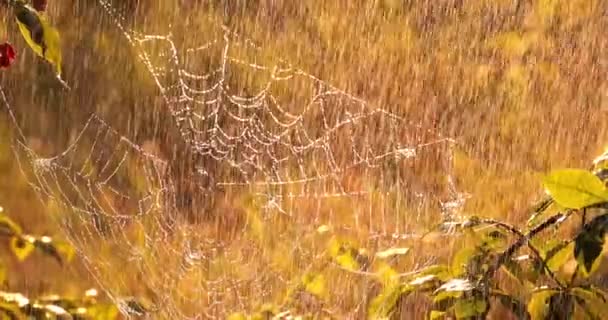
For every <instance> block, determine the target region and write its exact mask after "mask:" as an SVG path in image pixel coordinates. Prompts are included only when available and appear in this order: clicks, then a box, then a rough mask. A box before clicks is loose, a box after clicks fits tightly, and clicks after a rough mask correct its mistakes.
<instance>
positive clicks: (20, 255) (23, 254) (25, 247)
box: [11, 236, 36, 261]
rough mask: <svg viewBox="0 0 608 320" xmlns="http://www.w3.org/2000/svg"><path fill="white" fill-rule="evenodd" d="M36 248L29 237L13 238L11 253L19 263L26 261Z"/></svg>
mask: <svg viewBox="0 0 608 320" xmlns="http://www.w3.org/2000/svg"><path fill="white" fill-rule="evenodd" d="M35 248H36V247H35V246H34V243H33V241H31V239H30V238H28V237H19V236H15V237H12V238H11V251H13V254H15V256H16V257H17V259H19V261H23V260H25V259H26V258H27V257H28V256H29V255H30V254H31V253H32V251H34V249H35Z"/></svg>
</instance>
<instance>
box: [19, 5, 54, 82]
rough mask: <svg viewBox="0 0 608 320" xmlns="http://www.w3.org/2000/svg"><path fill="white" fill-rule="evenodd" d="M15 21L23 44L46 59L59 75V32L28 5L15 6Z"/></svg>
mask: <svg viewBox="0 0 608 320" xmlns="http://www.w3.org/2000/svg"><path fill="white" fill-rule="evenodd" d="M15 9H16V20H17V25H18V26H19V31H21V34H22V35H23V38H24V39H25V42H27V44H28V45H29V46H30V47H31V48H32V50H34V52H35V53H36V54H37V55H39V56H41V57H43V58H44V59H46V60H47V61H48V62H49V63H50V64H51V65H53V67H55V72H56V73H57V76H60V75H61V62H62V61H61V43H60V42H61V41H60V37H59V31H57V29H55V28H54V27H53V26H51V24H50V23H49V22H48V20H47V19H46V17H45V16H44V15H42V14H40V13H38V12H37V11H36V10H34V9H33V8H31V7H30V6H28V5H25V4H23V3H18V4H17V5H16V8H15Z"/></svg>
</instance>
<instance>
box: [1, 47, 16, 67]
mask: <svg viewBox="0 0 608 320" xmlns="http://www.w3.org/2000/svg"><path fill="white" fill-rule="evenodd" d="M15 56H16V55H15V49H13V46H11V44H10V43H8V42H5V43H3V44H0V68H8V67H10V66H11V64H12V63H13V61H14V60H15Z"/></svg>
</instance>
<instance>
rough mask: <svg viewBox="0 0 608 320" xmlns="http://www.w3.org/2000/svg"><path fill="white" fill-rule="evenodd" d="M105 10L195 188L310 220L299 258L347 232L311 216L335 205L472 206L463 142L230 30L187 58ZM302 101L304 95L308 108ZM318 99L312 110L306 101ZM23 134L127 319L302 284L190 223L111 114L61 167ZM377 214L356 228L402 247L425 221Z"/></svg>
mask: <svg viewBox="0 0 608 320" xmlns="http://www.w3.org/2000/svg"><path fill="white" fill-rule="evenodd" d="M98 3H99V4H100V5H101V6H102V7H103V8H104V9H105V11H106V13H107V14H108V15H109V16H110V17H111V18H112V19H113V21H114V23H115V25H116V26H117V27H118V28H119V29H120V30H121V31H122V32H123V34H124V36H125V38H126V39H127V41H128V43H129V44H130V45H131V46H133V48H134V49H135V51H136V52H137V53H138V54H139V58H140V60H141V61H142V62H143V64H144V65H145V66H146V68H147V70H148V71H149V73H150V76H151V77H152V79H153V80H154V81H155V83H156V85H157V87H158V89H159V91H160V93H161V96H162V99H163V100H164V106H165V107H166V108H169V111H170V113H171V115H172V117H173V119H174V125H176V126H177V127H178V128H179V131H180V134H181V138H182V139H183V140H184V142H185V143H186V145H187V146H188V147H189V148H190V149H191V150H190V151H191V152H192V153H193V154H194V155H195V156H196V157H197V158H196V162H195V164H196V165H197V167H196V170H193V171H192V173H191V175H192V176H191V178H192V179H193V181H206V182H205V185H204V187H203V186H201V188H200V189H198V191H199V192H205V193H211V194H213V193H215V192H220V191H222V192H230V193H229V194H252V195H254V196H255V199H256V203H258V204H259V209H260V211H261V212H262V213H263V214H262V215H261V217H262V219H270V218H271V217H274V216H276V214H279V215H284V216H287V217H291V218H293V219H294V220H295V221H296V222H302V223H301V224H298V230H299V233H297V236H296V238H295V239H293V238H289V235H293V234H288V233H286V236H285V238H284V239H283V240H284V241H290V243H292V246H293V247H294V248H296V247H299V243H298V241H299V238H298V237H299V236H301V235H302V234H307V233H310V232H311V230H315V229H316V227H318V225H319V224H320V223H328V224H336V223H338V222H336V221H331V217H329V218H328V217H327V216H323V215H322V214H317V215H315V213H312V214H311V215H312V216H314V218H312V219H310V218H309V217H306V218H303V217H302V216H303V213H302V212H301V211H302V210H312V209H311V208H317V209H316V210H318V211H319V212H320V211H322V209H321V208H322V207H323V205H324V203H325V202H326V201H331V199H341V200H343V201H347V202H352V203H355V204H354V205H353V206H361V205H365V204H366V203H367V202H365V200H361V199H365V198H366V197H367V198H372V197H375V198H376V199H378V197H380V201H388V199H389V194H390V195H393V196H394V194H395V193H412V194H414V198H416V199H421V200H420V201H421V203H424V202H425V201H437V202H440V204H441V205H442V207H443V209H444V214H446V215H450V214H451V213H452V212H453V211H454V210H457V209H458V207H459V205H460V204H461V202H462V197H461V195H460V194H458V193H457V192H456V191H455V190H454V187H453V185H452V181H451V176H450V168H451V144H452V141H451V140H450V139H447V138H445V137H442V136H441V135H439V134H437V133H436V132H433V131H431V130H426V129H424V128H422V127H421V126H419V125H417V124H413V123H410V122H409V121H408V120H407V119H405V118H403V117H401V116H399V115H397V114H394V113H391V112H388V111H387V110H385V109H382V108H376V107H373V106H371V105H369V104H368V103H367V102H365V101H363V100H361V99H359V98H356V97H354V96H352V95H350V94H348V93H346V92H344V91H342V90H340V89H338V88H335V87H334V86H332V85H330V84H328V83H326V82H324V81H322V80H320V79H318V78H317V77H315V76H313V75H311V74H308V73H306V72H305V71H303V70H300V69H298V68H296V67H294V66H293V65H290V64H289V63H287V62H285V61H282V60H279V61H277V62H275V63H273V64H268V63H267V62H266V63H264V62H262V60H264V59H262V58H260V55H261V54H262V50H261V48H259V47H257V46H256V45H254V44H253V43H252V42H251V41H249V40H247V39H245V38H243V37H242V36H239V35H237V34H235V33H234V32H231V31H230V30H228V29H227V28H225V27H224V26H218V27H217V28H216V29H215V30H213V31H209V32H207V34H206V35H205V36H204V37H205V38H209V39H206V40H208V41H205V42H204V43H200V44H197V45H196V46H193V47H186V48H182V47H180V45H179V44H178V43H177V41H176V40H174V37H172V36H171V35H147V34H141V33H138V32H135V31H133V30H129V29H128V28H126V27H125V24H124V22H123V19H122V18H121V17H120V14H119V13H118V11H117V10H115V8H114V7H113V6H112V4H111V3H110V2H107V1H104V0H98ZM258 60H260V61H258ZM235 74H238V75H239V77H238V78H237V79H236V80H235ZM243 75H245V76H243ZM238 79H248V80H247V82H248V83H239V82H238V81H237V80H238ZM260 79H261V80H260ZM249 80H251V81H249ZM249 82H251V83H249ZM285 88H286V89H285ZM290 90H295V91H297V92H298V95H297V97H298V100H297V101H296V100H294V98H293V97H295V95H290ZM275 92H278V93H276V94H275ZM304 93H306V95H307V96H308V98H307V99H306V100H301V99H300V98H299V97H301V96H303V95H304ZM2 98H3V99H4V104H5V106H6V107H7V108H8V111H9V114H10V115H11V116H12V117H13V109H12V108H11V107H10V104H9V103H8V101H7V100H6V97H5V96H4V93H2ZM13 119H14V117H13ZM15 124H16V122H15ZM18 132H20V130H18ZM20 135H21V137H20V138H19V139H17V142H16V148H15V149H16V150H17V152H16V153H17V154H18V157H19V160H20V163H21V164H22V165H23V166H24V167H25V166H27V167H31V169H32V170H24V171H25V172H27V175H28V177H29V179H30V182H31V185H32V187H33V188H34V189H35V190H36V192H37V193H38V194H39V196H40V198H41V200H42V201H44V202H45V203H47V204H49V206H51V207H52V208H56V210H55V211H57V212H61V218H60V221H61V222H62V225H63V227H64V229H65V231H66V236H68V237H69V238H70V240H71V242H72V243H73V244H74V246H75V247H76V249H77V250H78V252H79V254H80V256H81V257H83V259H84V262H85V265H86V266H87V268H89V270H90V271H91V274H92V275H93V276H94V277H95V279H96V280H97V282H98V285H99V286H100V287H101V288H102V289H104V290H105V292H106V293H107V294H108V295H109V296H110V297H112V298H114V299H116V301H117V302H118V303H119V305H121V306H122V311H123V312H124V313H125V314H136V313H137V310H136V309H137V308H134V307H133V306H132V305H129V304H128V303H126V302H125V301H126V300H124V297H125V296H128V295H134V296H146V297H148V298H149V299H150V301H152V303H151V305H152V307H151V309H152V310H153V311H154V312H156V315H157V317H158V318H167V319H211V318H223V317H225V315H226V314H227V313H229V312H231V311H234V310H248V309H250V308H252V306H253V305H254V303H255V302H259V301H264V300H265V299H269V298H270V297H272V296H273V294H274V293H273V288H275V287H276V286H277V285H276V283H277V282H279V283H283V284H284V285H287V282H289V281H288V280H287V279H283V278H282V277H281V275H280V274H279V273H277V272H275V271H273V270H270V269H269V268H267V267H265V266H264V264H260V262H259V261H257V260H256V258H257V257H258V256H259V255H261V254H263V253H261V252H260V251H261V250H264V249H263V248H260V247H259V246H258V245H256V243H255V242H254V241H251V242H247V243H243V242H241V243H240V244H239V245H238V247H235V246H234V245H233V244H231V243H230V242H227V241H223V240H222V239H220V237H214V236H210V234H209V233H205V232H203V231H201V230H200V229H199V228H198V227H197V226H194V225H192V224H189V223H188V222H187V221H186V219H185V218H184V217H183V215H180V212H179V209H178V208H176V205H175V203H176V201H175V199H176V197H177V196H178V195H177V194H176V192H177V188H176V183H177V182H178V181H174V178H173V176H172V175H171V174H170V170H169V167H170V163H168V162H167V161H166V160H163V159H161V158H160V157H159V156H158V155H153V154H152V153H149V152H147V151H146V147H145V146H139V145H136V144H135V143H133V142H131V141H130V140H129V139H128V138H127V137H124V136H123V135H121V134H120V133H119V132H117V131H116V130H114V129H113V128H112V126H111V125H110V124H108V123H106V121H104V119H102V118H100V117H99V116H98V115H93V116H91V118H90V119H89V120H88V121H87V122H86V123H85V124H84V126H83V128H82V130H80V132H79V134H78V135H77V136H75V137H73V139H72V142H71V144H70V145H69V146H68V147H67V148H66V150H65V151H64V152H63V153H61V154H59V155H57V156H55V157H50V158H42V157H40V156H39V155H37V154H36V153H35V152H34V151H33V150H32V149H31V148H30V147H28V145H27V143H26V138H25V137H23V136H22V134H20ZM427 150H430V151H429V152H431V153H432V154H435V155H436V162H438V163H439V164H438V165H436V166H435V168H437V169H438V170H441V172H440V175H442V176H443V177H445V190H446V191H445V192H443V194H439V192H437V191H435V190H432V189H425V188H424V187H420V188H419V187H418V185H416V184H415V183H412V184H410V183H409V182H408V181H409V180H415V179H416V174H417V173H416V172H410V171H411V170H409V169H408V168H410V163H412V162H415V161H416V159H417V158H419V157H421V156H422V155H424V154H425V152H427ZM30 172H31V173H30ZM353 181H355V182H353ZM360 181H363V182H364V183H357V182H360ZM370 181H371V182H370ZM403 181H406V185H404V184H403ZM404 190H407V191H404ZM378 195H380V196H378ZM385 195H386V198H385ZM391 199H392V198H391ZM369 203H371V200H369ZM303 204H306V206H303ZM303 208H304V209H303ZM370 208H371V205H370ZM372 211H373V210H372V209H369V210H367V209H365V208H361V209H358V210H356V212H354V213H353V218H352V219H351V220H352V221H353V222H351V223H350V225H348V226H344V227H345V228H346V229H348V228H351V229H355V230H356V229H357V228H361V227H365V228H367V229H368V231H369V234H370V235H372V236H377V237H388V238H389V239H393V240H394V239H399V238H401V237H404V235H405V234H407V233H408V232H410V231H409V230H408V228H407V226H409V225H411V220H415V219H416V217H407V216H403V215H401V216H399V215H398V216H388V215H389V214H387V213H385V212H381V213H378V212H372ZM386 212H390V211H388V210H387V211H386ZM218 214H221V213H218ZM307 214H308V213H307ZM267 221H270V222H272V220H267ZM414 222H415V221H414ZM296 224H297V223H296ZM277 232H280V231H279V230H277ZM100 248H103V249H100ZM217 261H221V264H220V262H217ZM216 262H217V263H216ZM125 265H126V266H128V269H127V270H123V268H125ZM242 270H248V272H246V274H244V273H245V272H240V271H242ZM251 270H254V271H255V272H251ZM134 279H135V281H136V282H137V284H138V288H137V289H134V288H133V285H132V283H133V281H134ZM188 283H190V284H194V285H192V286H188V285H187V284H188ZM279 287H280V286H279ZM243 292H247V295H245V294H243ZM252 297H255V299H252ZM254 300H255V301H254Z"/></svg>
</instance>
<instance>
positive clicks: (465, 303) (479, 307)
mask: <svg viewBox="0 0 608 320" xmlns="http://www.w3.org/2000/svg"><path fill="white" fill-rule="evenodd" d="M487 308H488V303H487V302H486V301H485V300H483V299H460V300H458V301H456V303H455V304H454V314H455V315H456V319H466V318H471V317H475V316H478V315H481V314H482V313H484V312H485V311H486V309H487Z"/></svg>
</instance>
